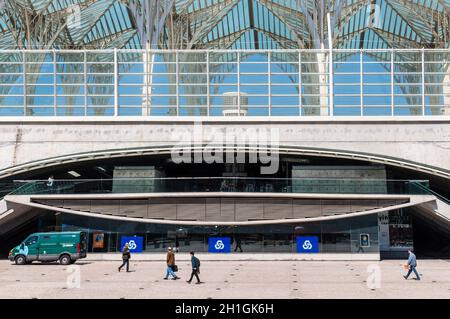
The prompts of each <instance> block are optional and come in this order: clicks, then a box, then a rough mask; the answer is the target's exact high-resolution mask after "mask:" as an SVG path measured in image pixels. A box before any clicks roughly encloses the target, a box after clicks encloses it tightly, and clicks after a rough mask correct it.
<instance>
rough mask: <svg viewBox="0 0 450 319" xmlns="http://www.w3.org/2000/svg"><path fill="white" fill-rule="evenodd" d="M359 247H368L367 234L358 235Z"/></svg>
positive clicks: (368, 239) (368, 238)
mask: <svg viewBox="0 0 450 319" xmlns="http://www.w3.org/2000/svg"><path fill="white" fill-rule="evenodd" d="M359 245H360V247H370V236H369V234H359Z"/></svg>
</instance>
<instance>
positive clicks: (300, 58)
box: [298, 51, 303, 116]
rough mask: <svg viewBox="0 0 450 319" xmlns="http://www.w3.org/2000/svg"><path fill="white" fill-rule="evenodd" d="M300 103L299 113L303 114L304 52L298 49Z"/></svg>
mask: <svg viewBox="0 0 450 319" xmlns="http://www.w3.org/2000/svg"><path fill="white" fill-rule="evenodd" d="M298 103H299V110H298V115H299V116H302V115H303V114H302V109H303V103H302V52H301V51H298Z"/></svg>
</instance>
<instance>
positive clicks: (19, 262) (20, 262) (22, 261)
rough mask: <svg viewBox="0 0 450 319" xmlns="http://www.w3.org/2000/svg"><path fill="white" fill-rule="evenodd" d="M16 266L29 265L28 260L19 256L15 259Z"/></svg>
mask: <svg viewBox="0 0 450 319" xmlns="http://www.w3.org/2000/svg"><path fill="white" fill-rule="evenodd" d="M15 261H16V265H25V264H26V263H27V258H26V257H25V256H24V255H19V256H17V257H16V258H15Z"/></svg>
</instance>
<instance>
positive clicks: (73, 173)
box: [67, 171, 81, 177]
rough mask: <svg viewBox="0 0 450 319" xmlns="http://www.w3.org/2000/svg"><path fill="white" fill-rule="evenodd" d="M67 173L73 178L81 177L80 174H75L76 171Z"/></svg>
mask: <svg viewBox="0 0 450 319" xmlns="http://www.w3.org/2000/svg"><path fill="white" fill-rule="evenodd" d="M67 173H68V174H70V175H72V176H73V177H80V176H81V175H80V174H78V173H77V172H75V171H68V172H67Z"/></svg>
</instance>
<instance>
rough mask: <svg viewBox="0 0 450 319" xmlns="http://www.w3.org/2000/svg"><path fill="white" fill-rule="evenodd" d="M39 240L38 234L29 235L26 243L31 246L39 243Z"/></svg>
mask: <svg viewBox="0 0 450 319" xmlns="http://www.w3.org/2000/svg"><path fill="white" fill-rule="evenodd" d="M37 241H38V237H37V236H31V237H28V238H27V239H26V240H25V245H27V246H30V245H33V244H35V243H37Z"/></svg>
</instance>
